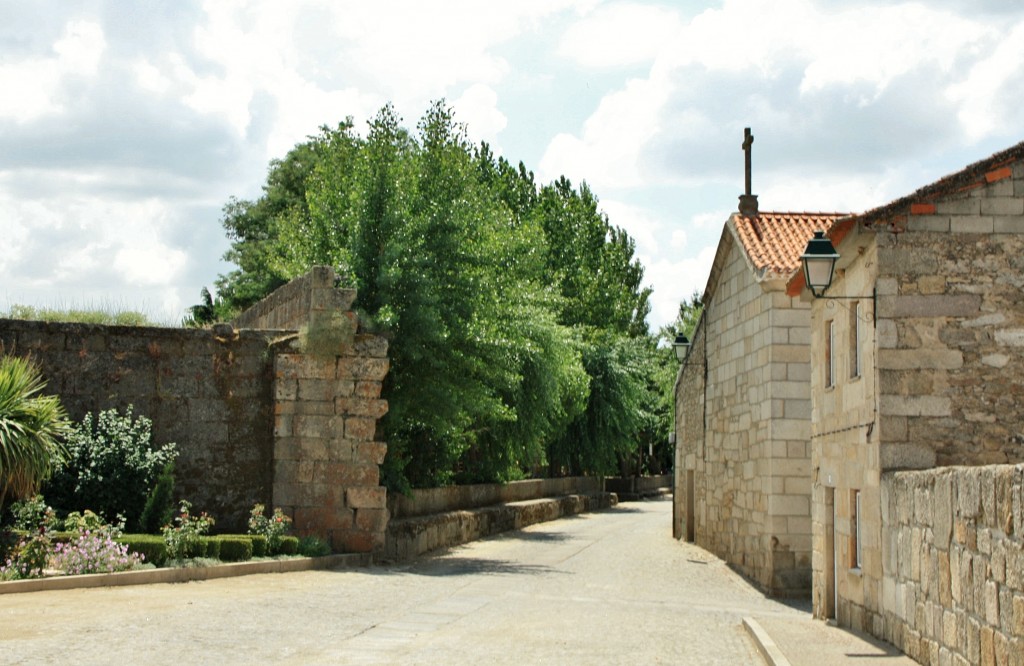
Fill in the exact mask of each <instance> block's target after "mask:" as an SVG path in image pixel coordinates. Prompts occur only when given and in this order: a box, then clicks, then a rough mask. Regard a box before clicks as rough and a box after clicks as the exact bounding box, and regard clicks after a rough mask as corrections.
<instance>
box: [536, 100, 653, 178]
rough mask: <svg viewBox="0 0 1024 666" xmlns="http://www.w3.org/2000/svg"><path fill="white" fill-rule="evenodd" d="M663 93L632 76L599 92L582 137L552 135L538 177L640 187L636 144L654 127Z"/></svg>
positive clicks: (650, 135) (651, 136)
mask: <svg viewBox="0 0 1024 666" xmlns="http://www.w3.org/2000/svg"><path fill="white" fill-rule="evenodd" d="M666 92H667V91H666V89H665V88H664V87H660V86H657V85H654V84H652V82H650V81H641V80H633V81H630V82H629V83H627V84H626V87H625V89H623V90H621V91H618V92H613V93H611V94H609V95H607V96H605V98H604V99H602V100H601V103H600V105H599V106H598V108H597V110H596V111H595V112H594V113H593V115H591V116H590V118H588V119H587V121H586V123H585V124H584V126H583V135H582V137H579V138H578V137H575V136H572V135H570V134H559V135H558V136H556V137H555V138H554V139H552V141H551V143H550V144H549V145H548V148H547V150H546V151H545V153H544V156H543V157H542V158H541V161H540V168H539V169H538V173H539V174H540V176H541V180H551V179H554V178H557V177H558V176H559V175H563V174H564V175H568V176H569V177H570V178H571V179H572V180H575V181H581V180H586V181H587V182H588V183H590V184H591V185H594V186H595V187H596V188H597V189H599V190H615V189H619V188H626V187H636V186H639V185H643V184H644V182H645V181H644V177H643V176H644V173H643V169H642V165H641V164H640V163H639V160H638V158H639V154H640V151H639V148H641V147H642V146H644V145H645V144H646V143H647V142H648V141H650V140H651V139H652V138H653V137H654V136H656V134H657V133H658V131H659V129H660V124H659V111H660V109H661V107H662V106H663V105H664V103H665V93H666Z"/></svg>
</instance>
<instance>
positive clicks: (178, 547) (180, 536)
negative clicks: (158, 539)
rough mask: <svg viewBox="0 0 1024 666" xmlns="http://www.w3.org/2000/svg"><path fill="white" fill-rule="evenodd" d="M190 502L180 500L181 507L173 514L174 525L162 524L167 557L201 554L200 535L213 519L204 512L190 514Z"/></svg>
mask: <svg viewBox="0 0 1024 666" xmlns="http://www.w3.org/2000/svg"><path fill="white" fill-rule="evenodd" d="M191 510H192V503H191V502H187V501H185V500H181V508H180V509H179V511H178V515H177V516H175V518H174V522H175V523H177V525H176V526H172V525H165V526H164V530H163V531H164V541H166V542H167V557H169V558H170V559H174V560H182V559H185V558H186V557H197V556H199V555H202V554H203V541H202V539H201V538H200V537H202V535H204V534H206V533H207V532H209V531H210V528H211V527H212V526H213V523H214V520H213V518H212V517H210V516H209V515H207V514H206V513H205V512H204V513H201V514H199V515H198V516H193V515H192V514H191Z"/></svg>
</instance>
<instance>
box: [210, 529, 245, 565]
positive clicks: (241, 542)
mask: <svg viewBox="0 0 1024 666" xmlns="http://www.w3.org/2000/svg"><path fill="white" fill-rule="evenodd" d="M217 539H218V541H219V542H220V559H221V560H223V561H225V562H244V561H245V560H251V559H252V554H253V542H252V539H249V538H248V537H245V536H241V535H239V536H234V535H229V536H222V537H218V538H217Z"/></svg>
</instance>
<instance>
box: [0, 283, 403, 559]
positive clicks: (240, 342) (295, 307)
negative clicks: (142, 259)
mask: <svg viewBox="0 0 1024 666" xmlns="http://www.w3.org/2000/svg"><path fill="white" fill-rule="evenodd" d="M335 283H336V279H335V277H334V273H333V271H332V270H331V269H329V268H317V269H314V270H313V271H312V272H311V273H309V274H307V275H306V276H304V277H302V278H299V279H298V280H296V281H294V282H292V283H290V284H289V285H286V286H285V287H283V288H282V289H280V290H278V291H276V292H274V293H273V294H271V296H269V297H268V298H267V299H265V300H264V301H261V302H260V303H258V304H257V305H256V306H254V307H253V309H252V310H251V311H249V312H246V313H244V314H243V315H242V316H240V317H239V319H238V320H237V321H238V322H240V323H247V324H249V325H253V326H266V327H275V328H276V327H281V326H284V327H292V328H291V329H290V330H262V331H259V330H244V329H243V330H235V329H234V328H233V327H231V326H228V325H223V324H222V325H218V326H216V327H214V330H213V331H207V330H182V329H170V328H130V327H117V326H86V325H79V324H47V323H42V322H24V321H10V320H0V343H2V344H3V346H4V348H5V349H6V350H7V351H8V352H13V353H15V354H19V355H23V354H30V355H32V356H33V357H34V358H35V359H36V360H37V361H38V362H39V364H40V366H41V368H42V371H43V374H44V376H45V378H46V379H47V381H48V382H49V385H48V387H47V390H48V392H51V393H55V394H57V395H59V396H60V397H61V400H62V402H63V403H64V405H65V406H66V408H67V409H68V412H69V414H70V415H71V416H72V417H73V418H75V419H80V418H81V417H82V416H83V415H84V414H85V413H86V412H89V411H93V412H95V411H97V410H101V409H107V408H111V407H118V408H124V407H126V406H127V405H129V404H131V405H134V406H135V413H136V414H141V415H144V416H147V417H149V418H150V419H152V420H153V435H154V439H155V441H156V442H157V443H158V444H162V443H165V442H168V441H173V442H175V443H176V444H177V445H178V449H179V451H180V456H179V458H178V462H177V464H176V467H175V483H176V487H175V493H176V495H177V496H178V497H180V498H185V499H188V500H189V501H191V502H192V503H193V505H194V506H195V507H196V509H197V510H202V511H206V512H208V513H210V514H211V515H213V516H214V517H215V518H216V520H217V529H218V530H221V531H245V530H246V528H247V520H248V515H249V510H250V509H251V508H252V506H253V504H255V503H256V502H260V503H263V504H265V505H270V506H280V507H281V508H282V509H284V510H285V511H286V512H287V513H289V514H290V515H291V516H292V518H293V519H294V521H295V527H296V530H297V531H298V532H299V533H300V534H317V535H319V536H322V537H326V538H328V539H329V540H330V541H331V543H332V545H333V547H334V548H335V550H336V551H341V552H373V551H380V550H382V549H383V547H384V539H385V530H386V527H387V521H388V512H387V498H386V493H385V489H384V488H383V487H382V486H380V483H379V468H378V466H379V465H380V464H381V463H382V462H383V459H384V454H385V453H386V451H387V447H386V446H385V444H384V443H383V442H380V441H378V440H377V437H376V428H377V421H378V419H380V417H382V416H383V415H384V414H385V413H386V412H387V408H388V406H387V402H386V401H385V400H382V399H381V398H380V394H381V386H382V381H383V379H384V377H385V375H386V374H387V371H388V367H389V365H388V358H387V349H388V345H387V341H386V340H385V339H384V338H382V337H380V336H377V335H371V334H367V333H362V332H358V320H357V318H356V315H355V314H354V313H353V312H351V311H350V310H348V308H349V307H350V306H351V304H352V302H353V300H354V298H355V294H354V292H351V291H350V290H337V289H335Z"/></svg>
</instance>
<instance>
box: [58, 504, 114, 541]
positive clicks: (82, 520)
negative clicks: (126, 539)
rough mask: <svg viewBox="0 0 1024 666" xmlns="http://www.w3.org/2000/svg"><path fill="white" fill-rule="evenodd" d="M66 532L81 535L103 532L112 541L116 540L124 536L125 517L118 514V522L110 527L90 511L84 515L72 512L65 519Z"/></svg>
mask: <svg viewBox="0 0 1024 666" xmlns="http://www.w3.org/2000/svg"><path fill="white" fill-rule="evenodd" d="M64 531H65V532H78V533H79V534H85V533H86V532H96V533H99V532H102V533H103V534H104V535H106V536H108V537H110V538H111V539H116V538H117V537H119V536H121V535H122V534H124V516H122V515H121V514H117V520H116V522H114V523H111V524H109V525H108V524H107V522H106V521H105V520H103V517H102V516H98V515H96V514H95V513H93V512H92V511H90V510H89V509H86V510H85V512H84V513H79V512H78V511H72V512H71V513H69V514H68V517H67V518H65V519H64Z"/></svg>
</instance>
